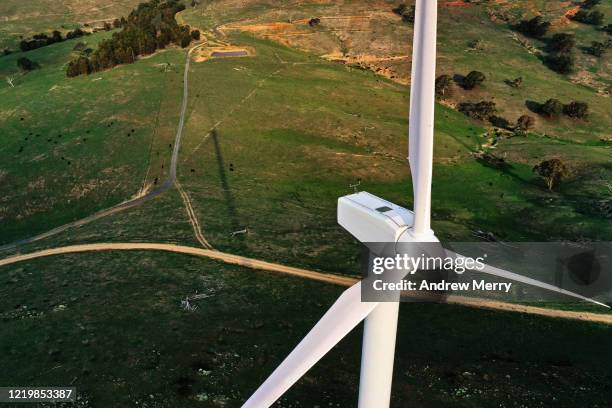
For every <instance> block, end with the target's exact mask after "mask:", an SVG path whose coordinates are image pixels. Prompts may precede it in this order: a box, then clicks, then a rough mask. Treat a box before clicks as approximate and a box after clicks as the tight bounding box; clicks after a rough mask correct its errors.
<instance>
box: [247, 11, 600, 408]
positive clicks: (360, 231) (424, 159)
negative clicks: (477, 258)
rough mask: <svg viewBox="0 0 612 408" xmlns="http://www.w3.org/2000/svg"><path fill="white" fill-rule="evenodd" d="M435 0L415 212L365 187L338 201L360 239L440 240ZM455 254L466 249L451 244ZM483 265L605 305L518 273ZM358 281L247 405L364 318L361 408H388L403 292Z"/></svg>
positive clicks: (424, 45) (261, 400)
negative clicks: (372, 289)
mask: <svg viewBox="0 0 612 408" xmlns="http://www.w3.org/2000/svg"><path fill="white" fill-rule="evenodd" d="M436 24H437V0H417V1H416V9H415V25H414V40H413V51H412V52H413V57H412V58H413V64H412V80H411V84H412V85H411V95H410V130H409V149H410V151H409V161H410V169H411V173H412V183H413V190H414V212H412V211H409V210H407V209H405V208H402V207H400V206H398V205H395V204H393V203H391V202H389V201H386V200H384V199H382V198H379V197H376V196H374V195H372V194H369V193H366V192H361V193H355V194H351V195H348V196H345V197H341V198H340V199H339V200H338V223H339V224H340V225H341V226H342V227H344V228H345V229H346V230H347V231H348V232H350V233H351V234H352V235H353V236H354V237H355V238H357V239H358V240H359V241H361V242H364V243H365V242H391V243H414V244H418V243H427V242H429V243H438V242H439V240H438V239H437V238H436V236H435V235H434V233H433V231H432V230H431V219H430V208H431V181H432V166H433V135H434V107H435V75H436V74H435V73H436ZM446 253H447V254H452V255H454V256H457V257H461V255H458V254H455V253H452V252H450V251H446ZM480 272H483V273H487V274H490V275H494V276H499V277H503V278H506V279H511V280H515V281H518V282H522V283H526V284H529V285H533V286H537V287H540V288H544V289H548V290H552V291H555V292H559V293H563V294H566V295H569V296H573V297H576V298H580V299H582V300H586V301H590V302H593V303H596V304H599V305H602V306H605V307H608V306H607V305H605V304H603V303H599V302H597V301H595V300H592V299H588V298H586V297H584V296H581V295H579V294H576V293H572V292H569V291H566V290H564V289H561V288H558V287H556V286H553V285H549V284H546V283H543V282H539V281H537V280H535V279H531V278H527V277H524V276H522V275H518V274H516V273H513V272H508V271H505V270H502V269H498V268H495V267H491V266H485V269H484V270H481V271H480ZM361 286H362V282H359V283H357V284H355V285H353V286H352V287H350V288H349V289H347V290H346V291H345V292H344V293H343V294H342V295H340V297H339V298H338V300H337V301H336V302H335V303H334V304H333V305H332V307H331V308H330V309H329V310H328V311H327V313H325V315H324V316H323V317H322V318H321V320H319V322H318V323H317V324H316V325H315V326H314V328H313V329H312V330H311V331H310V332H309V333H308V334H307V335H306V337H305V338H304V339H303V340H302V341H301V342H300V343H299V344H298V345H297V346H296V348H295V349H294V350H293V351H292V352H291V353H290V354H289V356H287V358H285V360H284V361H283V362H282V363H281V364H280V366H278V368H277V369H276V370H274V372H273V373H272V374H271V375H270V376H269V377H268V379H267V380H266V381H265V382H264V383H263V384H262V385H261V386H260V387H259V388H258V389H257V391H255V393H254V394H253V395H252V396H251V397H250V398H249V399H248V400H247V402H246V403H245V404H244V405H243V406H242V408H267V407H270V406H271V405H272V404H274V402H275V401H276V400H278V398H280V397H281V396H282V395H283V394H284V393H285V392H286V391H287V390H288V389H289V388H290V387H291V386H292V385H293V384H294V383H296V382H297V381H298V380H299V379H300V378H301V377H302V376H303V375H304V374H305V373H306V372H307V371H308V370H309V369H310V368H311V367H312V366H314V365H315V364H316V363H317V362H318V361H319V360H320V359H321V358H322V357H323V356H324V355H325V354H327V353H328V352H329V351H330V350H331V349H332V348H333V347H334V346H335V345H336V344H337V343H338V342H340V340H342V339H343V338H344V337H345V336H346V335H347V334H348V333H349V332H350V331H351V330H352V329H353V328H355V327H356V326H357V325H358V324H359V323H360V322H361V321H362V320H364V319H365V324H364V333H363V346H362V347H363V348H362V360H361V377H360V385H359V405H358V406H359V408H385V407H388V406H389V403H390V399H391V385H392V378H393V361H394V355H395V338H396V332H397V320H398V312H399V293H398V298H397V299H395V301H391V302H362V300H361Z"/></svg>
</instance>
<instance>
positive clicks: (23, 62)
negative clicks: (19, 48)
mask: <svg viewBox="0 0 612 408" xmlns="http://www.w3.org/2000/svg"><path fill="white" fill-rule="evenodd" d="M36 65H37V64H36V63H35V62H34V61H32V60H30V59H29V58H26V57H21V58H19V59H18V60H17V66H18V67H19V69H21V70H22V71H32V70H33V69H34V68H36Z"/></svg>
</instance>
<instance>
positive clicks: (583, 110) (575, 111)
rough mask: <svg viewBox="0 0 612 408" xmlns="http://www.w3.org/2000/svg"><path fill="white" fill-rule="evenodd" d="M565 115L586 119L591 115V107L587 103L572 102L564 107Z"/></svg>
mask: <svg viewBox="0 0 612 408" xmlns="http://www.w3.org/2000/svg"><path fill="white" fill-rule="evenodd" d="M563 113H564V114H566V115H567V116H569V117H571V118H578V119H584V118H586V117H587V116H588V114H589V105H588V104H587V103H586V102H580V101H572V102H570V103H569V104H567V105H565V106H563Z"/></svg>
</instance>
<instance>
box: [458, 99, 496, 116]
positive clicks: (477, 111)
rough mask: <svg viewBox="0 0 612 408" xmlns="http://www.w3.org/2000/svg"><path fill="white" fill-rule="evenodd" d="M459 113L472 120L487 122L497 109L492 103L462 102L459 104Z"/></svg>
mask: <svg viewBox="0 0 612 408" xmlns="http://www.w3.org/2000/svg"><path fill="white" fill-rule="evenodd" d="M459 112H461V113H463V114H465V115H466V116H469V117H470V118H473V119H478V120H487V119H489V118H490V117H491V116H493V115H494V114H495V113H496V112H497V108H496V106H495V102H492V101H480V102H478V103H474V102H463V103H460V104H459Z"/></svg>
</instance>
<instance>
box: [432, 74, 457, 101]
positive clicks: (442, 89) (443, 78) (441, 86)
mask: <svg viewBox="0 0 612 408" xmlns="http://www.w3.org/2000/svg"><path fill="white" fill-rule="evenodd" d="M452 82H453V79H452V78H451V77H450V76H449V75H440V76H439V77H437V78H436V96H437V97H438V98H440V99H443V98H445V97H447V96H448V95H449V94H450V91H451V84H452Z"/></svg>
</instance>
